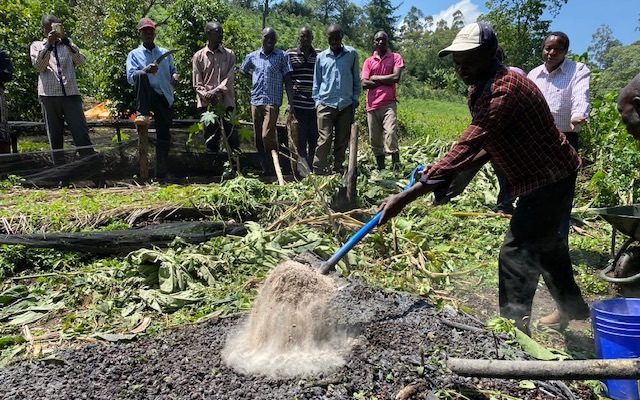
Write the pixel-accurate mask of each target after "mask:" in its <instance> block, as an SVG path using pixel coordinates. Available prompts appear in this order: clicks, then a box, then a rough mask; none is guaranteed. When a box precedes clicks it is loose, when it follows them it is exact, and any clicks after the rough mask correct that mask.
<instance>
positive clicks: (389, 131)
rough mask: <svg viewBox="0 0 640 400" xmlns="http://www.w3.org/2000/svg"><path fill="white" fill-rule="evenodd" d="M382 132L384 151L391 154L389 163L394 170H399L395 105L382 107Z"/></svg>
mask: <svg viewBox="0 0 640 400" xmlns="http://www.w3.org/2000/svg"><path fill="white" fill-rule="evenodd" d="M382 128H383V130H384V149H385V152H386V153H387V154H391V163H392V166H393V169H394V170H396V171H397V170H399V169H400V148H399V147H398V117H397V114H396V103H391V104H389V105H388V106H386V107H384V115H383V121H382Z"/></svg>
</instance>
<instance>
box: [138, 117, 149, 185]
mask: <svg viewBox="0 0 640 400" xmlns="http://www.w3.org/2000/svg"><path fill="white" fill-rule="evenodd" d="M136 130H137V131H138V163H139V165H140V178H141V179H149V125H144V124H143V125H136Z"/></svg>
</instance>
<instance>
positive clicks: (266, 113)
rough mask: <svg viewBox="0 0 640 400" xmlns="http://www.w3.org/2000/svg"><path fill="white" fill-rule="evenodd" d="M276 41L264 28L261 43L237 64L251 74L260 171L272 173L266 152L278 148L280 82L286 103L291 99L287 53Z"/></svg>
mask: <svg viewBox="0 0 640 400" xmlns="http://www.w3.org/2000/svg"><path fill="white" fill-rule="evenodd" d="M276 42H277V35H276V31H275V30H274V29H273V28H264V29H263V30H262V47H261V48H260V49H258V50H256V51H254V52H252V53H249V54H248V55H247V57H246V58H245V59H244V61H243V62H242V65H241V66H240V71H241V72H242V73H243V74H245V75H249V74H251V115H252V117H253V130H254V133H255V144H256V149H257V150H258V153H259V154H260V157H261V164H262V173H263V175H273V174H272V171H273V168H272V164H271V162H270V161H269V155H270V154H271V152H272V151H274V150H275V151H277V150H278V135H277V132H276V122H277V121H278V113H279V111H280V106H281V105H282V84H283V82H284V84H285V88H286V90H287V97H288V98H289V103H292V102H293V101H292V100H293V95H292V89H291V86H292V85H291V64H289V59H288V58H287V54H286V53H285V52H284V51H282V50H280V49H277V48H276V47H275V46H276Z"/></svg>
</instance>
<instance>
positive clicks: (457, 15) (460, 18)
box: [451, 10, 464, 30]
mask: <svg viewBox="0 0 640 400" xmlns="http://www.w3.org/2000/svg"><path fill="white" fill-rule="evenodd" d="M463 26H464V15H463V14H462V11H460V10H456V11H455V12H454V13H453V22H452V23H451V29H458V30H460V29H462V27H463Z"/></svg>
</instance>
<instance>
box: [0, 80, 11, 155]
mask: <svg viewBox="0 0 640 400" xmlns="http://www.w3.org/2000/svg"><path fill="white" fill-rule="evenodd" d="M7 114H8V109H7V102H6V100H5V96H4V93H2V92H0V154H9V153H11V135H10V134H9V122H8V120H9V117H8V115H7Z"/></svg>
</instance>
